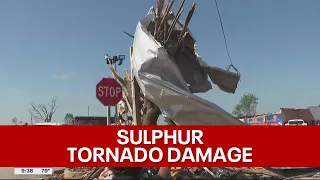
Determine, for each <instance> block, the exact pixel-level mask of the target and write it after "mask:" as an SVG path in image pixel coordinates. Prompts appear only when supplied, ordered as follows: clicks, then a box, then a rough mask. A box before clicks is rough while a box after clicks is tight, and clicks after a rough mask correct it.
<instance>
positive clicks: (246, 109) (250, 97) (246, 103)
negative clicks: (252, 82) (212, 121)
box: [232, 93, 259, 117]
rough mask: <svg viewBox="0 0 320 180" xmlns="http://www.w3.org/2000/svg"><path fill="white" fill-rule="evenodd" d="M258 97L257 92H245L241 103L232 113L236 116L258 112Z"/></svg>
mask: <svg viewBox="0 0 320 180" xmlns="http://www.w3.org/2000/svg"><path fill="white" fill-rule="evenodd" d="M258 99H259V98H257V96H256V95H255V94H252V93H249V94H244V95H243V96H242V97H241V99H240V101H239V103H238V104H237V105H236V106H235V107H234V110H233V112H232V114H233V115H234V116H237V117H239V116H251V115H255V114H256V112H257V111H256V110H257V106H258Z"/></svg>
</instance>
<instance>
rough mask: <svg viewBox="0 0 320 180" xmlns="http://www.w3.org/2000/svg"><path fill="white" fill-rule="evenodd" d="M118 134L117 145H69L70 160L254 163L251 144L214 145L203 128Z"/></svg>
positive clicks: (137, 131)
mask: <svg viewBox="0 0 320 180" xmlns="http://www.w3.org/2000/svg"><path fill="white" fill-rule="evenodd" d="M150 133H151V134H150ZM148 135H149V136H148ZM117 137H118V138H117V140H116V141H117V143H118V147H112V148H111V147H68V148H67V151H68V153H69V157H70V162H75V161H80V162H84V163H86V162H132V163H134V162H145V161H151V162H163V161H166V162H186V161H188V162H212V163H215V162H219V161H221V162H232V163H237V162H245V163H252V155H253V153H252V147H236V146H234V147H228V148H224V147H211V146H210V144H205V143H203V141H202V138H203V132H202V131H201V130H170V131H169V130H152V131H151V132H150V131H149V132H148V130H124V129H123V130H119V131H118V132H117ZM150 145H151V146H150ZM150 147H151V148H150Z"/></svg>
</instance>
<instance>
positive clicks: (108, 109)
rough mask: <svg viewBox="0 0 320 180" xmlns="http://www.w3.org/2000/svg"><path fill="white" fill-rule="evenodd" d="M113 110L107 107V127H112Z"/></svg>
mask: <svg viewBox="0 0 320 180" xmlns="http://www.w3.org/2000/svg"><path fill="white" fill-rule="evenodd" d="M110 115H111V109H110V106H108V107H107V125H111V116H110Z"/></svg>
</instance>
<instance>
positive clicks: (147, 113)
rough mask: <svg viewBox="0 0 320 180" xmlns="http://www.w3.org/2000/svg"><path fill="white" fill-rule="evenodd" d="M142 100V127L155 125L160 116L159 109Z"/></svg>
mask: <svg viewBox="0 0 320 180" xmlns="http://www.w3.org/2000/svg"><path fill="white" fill-rule="evenodd" d="M144 100H145V102H144V107H143V112H144V114H143V117H142V125H157V121H158V118H159V116H160V114H161V111H160V109H159V107H158V106H156V105H155V104H153V103H152V102H151V101H149V100H147V99H144Z"/></svg>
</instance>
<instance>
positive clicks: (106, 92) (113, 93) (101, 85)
mask: <svg viewBox="0 0 320 180" xmlns="http://www.w3.org/2000/svg"><path fill="white" fill-rule="evenodd" d="M96 96H97V99H98V100H99V101H100V102H101V103H102V104H103V105H104V106H115V105H117V104H118V102H119V101H120V100H121V99H122V97H123V96H122V87H121V85H120V84H119V83H118V82H117V81H116V80H115V79H113V78H103V79H101V81H100V82H98V84H97V86H96Z"/></svg>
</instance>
